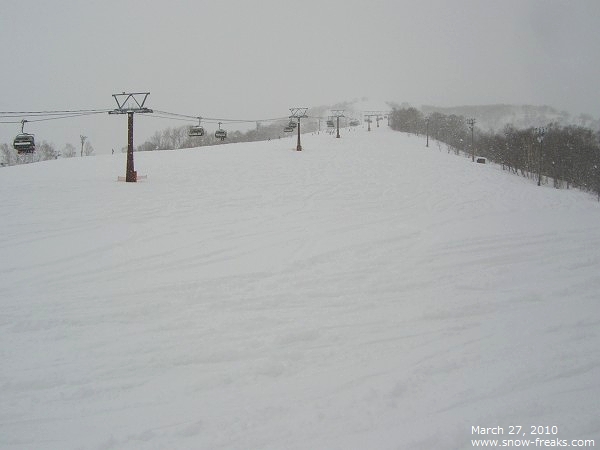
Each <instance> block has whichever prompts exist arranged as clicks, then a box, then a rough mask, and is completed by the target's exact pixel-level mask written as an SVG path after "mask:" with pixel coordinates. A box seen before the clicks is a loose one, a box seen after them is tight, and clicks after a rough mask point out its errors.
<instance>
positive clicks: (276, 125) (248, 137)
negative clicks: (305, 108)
mask: <svg viewBox="0 0 600 450" xmlns="http://www.w3.org/2000/svg"><path fill="white" fill-rule="evenodd" d="M288 122H289V121H276V122H272V123H269V124H263V123H259V124H258V125H257V127H256V128H253V129H251V130H248V131H246V132H242V131H239V130H235V131H228V132H227V138H226V139H225V140H224V141H222V140H221V139H218V138H215V136H214V133H211V132H209V131H208V130H206V133H205V135H204V136H201V137H198V136H188V131H189V128H190V127H189V125H184V126H181V127H169V128H165V129H163V130H160V131H156V132H155V133H154V134H153V135H152V136H151V137H150V139H148V140H146V141H145V142H144V143H142V144H140V145H138V146H136V148H135V149H134V150H135V151H142V152H143V151H153V150H177V149H183V148H194V147H204V146H209V145H220V144H227V143H234V142H254V141H267V140H270V139H279V138H282V137H284V136H288V134H286V133H284V132H283V128H284V127H285V126H286V125H287V123H288ZM301 126H302V130H301V131H302V132H303V133H304V132H312V131H315V130H316V128H317V127H316V126H315V124H314V123H312V122H309V121H306V122H304V121H303V122H302V125H301ZM121 151H122V152H127V147H123V148H122V149H121Z"/></svg>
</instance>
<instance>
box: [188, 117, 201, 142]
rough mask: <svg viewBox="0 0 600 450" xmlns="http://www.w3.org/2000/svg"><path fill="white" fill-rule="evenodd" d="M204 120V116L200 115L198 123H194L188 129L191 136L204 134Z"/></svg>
mask: <svg viewBox="0 0 600 450" xmlns="http://www.w3.org/2000/svg"><path fill="white" fill-rule="evenodd" d="M201 121H202V117H198V125H192V126H191V127H190V129H189V130H188V136H190V137H199V136H204V128H202V126H201V125H200V122H201Z"/></svg>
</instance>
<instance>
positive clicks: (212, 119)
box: [154, 109, 289, 123]
mask: <svg viewBox="0 0 600 450" xmlns="http://www.w3.org/2000/svg"><path fill="white" fill-rule="evenodd" d="M154 112H155V113H159V114H163V115H167V116H172V117H173V118H175V117H179V118H181V120H184V119H190V120H191V119H193V120H197V119H198V116H190V115H187V114H178V113H172V112H168V111H159V110H156V109H155V110H154ZM164 118H166V117H164ZM288 118H289V117H275V118H271V119H225V118H217V117H204V116H203V117H202V121H203V122H207V123H219V122H227V123H256V122H275V121H278V120H286V119H288Z"/></svg>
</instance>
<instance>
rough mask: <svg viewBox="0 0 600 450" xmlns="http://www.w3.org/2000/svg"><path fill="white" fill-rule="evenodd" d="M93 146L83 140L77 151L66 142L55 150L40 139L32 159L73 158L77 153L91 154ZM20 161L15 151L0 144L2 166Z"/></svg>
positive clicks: (36, 160)
mask: <svg viewBox="0 0 600 450" xmlns="http://www.w3.org/2000/svg"><path fill="white" fill-rule="evenodd" d="M94 151H95V150H94V147H93V145H92V144H91V143H90V141H85V144H84V145H82V146H81V150H80V151H79V152H78V151H77V149H76V148H75V146H74V145H73V144H70V143H67V144H65V145H64V146H63V147H62V149H60V151H59V150H56V147H55V146H54V145H53V144H51V143H49V142H46V141H41V142H40V143H37V144H36V146H35V154H34V155H32V158H33V161H34V162H38V161H48V160H50V159H58V158H59V157H63V158H73V157H75V156H77V154H78V153H79V154H80V156H91V155H93V154H94ZM19 162H23V161H20V160H19V158H18V156H17V151H16V150H15V149H14V148H13V147H12V146H11V145H8V144H6V143H3V144H0V164H2V165H3V166H14V165H15V164H19Z"/></svg>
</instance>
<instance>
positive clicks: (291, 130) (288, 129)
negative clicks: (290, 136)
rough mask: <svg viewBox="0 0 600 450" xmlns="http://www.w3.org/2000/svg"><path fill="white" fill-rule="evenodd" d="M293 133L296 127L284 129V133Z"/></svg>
mask: <svg viewBox="0 0 600 450" xmlns="http://www.w3.org/2000/svg"><path fill="white" fill-rule="evenodd" d="M293 131H294V127H290V126H287V127H284V128H283V132H284V133H292V132H293Z"/></svg>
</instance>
